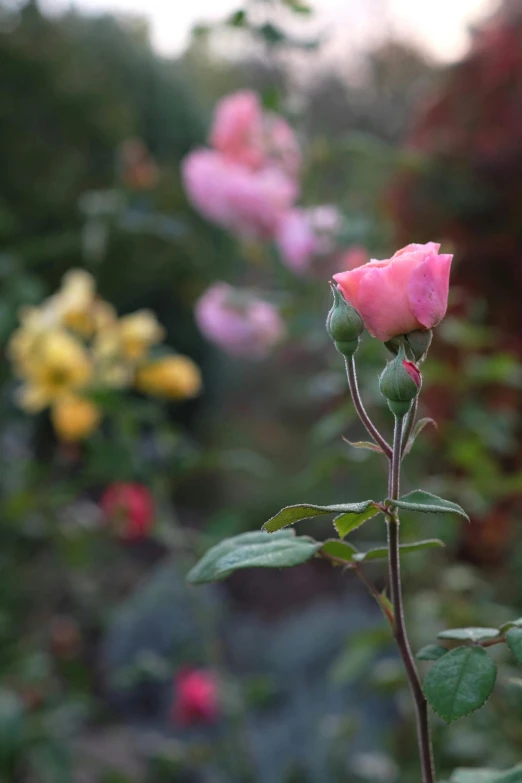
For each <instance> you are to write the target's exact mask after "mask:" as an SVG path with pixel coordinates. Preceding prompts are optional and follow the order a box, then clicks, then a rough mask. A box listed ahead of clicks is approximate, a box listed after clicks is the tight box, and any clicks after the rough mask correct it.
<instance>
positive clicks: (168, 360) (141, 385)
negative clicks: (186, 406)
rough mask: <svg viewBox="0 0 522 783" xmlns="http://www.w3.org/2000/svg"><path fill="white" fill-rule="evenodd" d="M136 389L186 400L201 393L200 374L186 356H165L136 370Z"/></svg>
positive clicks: (197, 368) (159, 395)
mask: <svg viewBox="0 0 522 783" xmlns="http://www.w3.org/2000/svg"><path fill="white" fill-rule="evenodd" d="M136 387H137V388H138V389H139V390H140V391H143V392H146V393H147V394H153V395H155V396H158V397H169V398H170V399H173V400H181V399H186V398H188V397H195V396H196V395H197V394H198V393H199V392H200V391H201V373H200V371H199V367H198V366H197V365H196V364H194V362H193V361H192V359H189V358H188V357H187V356H165V357H164V358H162V359H157V360H156V361H153V362H149V363H148V364H145V365H143V366H142V367H140V368H139V369H138V371H137V373H136Z"/></svg>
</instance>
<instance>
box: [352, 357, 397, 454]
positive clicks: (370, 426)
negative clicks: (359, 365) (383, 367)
mask: <svg viewBox="0 0 522 783" xmlns="http://www.w3.org/2000/svg"><path fill="white" fill-rule="evenodd" d="M345 364H346V374H347V376H348V386H349V387H350V394H351V395H352V400H353V404H354V407H355V410H356V411H357V414H358V416H359V418H360V420H361V421H362V423H363V424H364V426H365V427H366V430H367V432H368V434H369V435H370V437H371V438H372V439H373V440H374V441H375V443H376V444H377V445H378V446H379V447H380V448H381V449H382V451H383V453H384V454H386V456H387V457H388V459H391V456H392V450H391V447H390V444H389V443H387V441H386V440H385V439H384V438H383V436H382V435H381V433H380V432H379V430H378V429H377V427H376V426H375V424H374V423H373V422H372V420H371V419H370V417H369V416H368V414H367V413H366V410H365V408H364V405H363V403H362V400H361V395H360V394H359V386H358V384H357V373H356V371H355V360H354V358H353V356H350V357H349V358H348V357H346V358H345Z"/></svg>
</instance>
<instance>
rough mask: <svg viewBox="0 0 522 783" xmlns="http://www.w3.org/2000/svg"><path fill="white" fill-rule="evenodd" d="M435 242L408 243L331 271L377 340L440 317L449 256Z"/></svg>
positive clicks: (445, 295) (429, 324) (428, 324)
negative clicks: (356, 264) (381, 256)
mask: <svg viewBox="0 0 522 783" xmlns="http://www.w3.org/2000/svg"><path fill="white" fill-rule="evenodd" d="M439 248H440V245H438V244H436V243H435V242H428V243H427V244H425V245H408V246H407V247H405V248H403V249H402V250H398V251H397V253H395V255H394V256H392V258H389V259H386V260H384V261H376V260H372V261H370V262H369V263H368V264H364V265H363V266H359V267H357V268H356V269H352V270H350V271H348V272H340V273H338V274H336V275H334V280H336V282H337V283H338V285H339V288H340V289H341V291H342V292H343V294H344V296H345V298H346V300H347V301H348V302H350V304H352V305H353V306H354V307H355V308H356V309H357V310H358V312H359V313H360V314H361V317H362V319H363V321H364V325H365V326H366V328H367V329H368V331H369V332H370V334H372V335H373V336H374V337H376V338H377V339H378V340H382V341H383V342H387V341H388V340H391V339H392V338H393V337H396V336H397V335H401V334H408V332H412V331H414V330H415V329H431V328H432V327H433V326H437V324H438V323H440V321H441V320H442V319H443V318H444V316H445V314H446V310H447V307H448V289H449V275H450V267H451V262H452V259H453V256H452V255H449V254H446V253H442V254H439Z"/></svg>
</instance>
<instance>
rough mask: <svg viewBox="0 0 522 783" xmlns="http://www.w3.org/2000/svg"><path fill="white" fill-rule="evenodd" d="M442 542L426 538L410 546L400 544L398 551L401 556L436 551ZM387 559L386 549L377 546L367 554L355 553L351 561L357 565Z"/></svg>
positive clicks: (441, 545)
mask: <svg viewBox="0 0 522 783" xmlns="http://www.w3.org/2000/svg"><path fill="white" fill-rule="evenodd" d="M443 546H444V542H443V541H440V540H439V539H438V538H427V539H426V540H424V541H414V542H412V543H411V544H401V545H400V551H401V554H402V555H408V554H413V553H414V552H421V551H422V550H424V549H438V548H439V547H443ZM387 557H388V547H385V546H379V547H375V548H374V549H369V550H368V551H367V552H357V553H356V554H355V555H354V556H353V559H354V560H355V561H356V562H357V563H362V562H364V561H365V560H386V558H387Z"/></svg>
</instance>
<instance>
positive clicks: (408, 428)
mask: <svg viewBox="0 0 522 783" xmlns="http://www.w3.org/2000/svg"><path fill="white" fill-rule="evenodd" d="M418 407H419V397H418V396H417V397H415V399H414V400H413V403H412V406H411V408H410V410H409V412H408V414H407V415H406V423H405V425H404V428H403V429H404V431H403V434H402V448H401V457H402V458H404V455H405V453H406V448H407V446H408V441H409V439H410V435H411V433H412V430H413V427H414V425H415V419H416V418H417V408H418Z"/></svg>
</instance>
